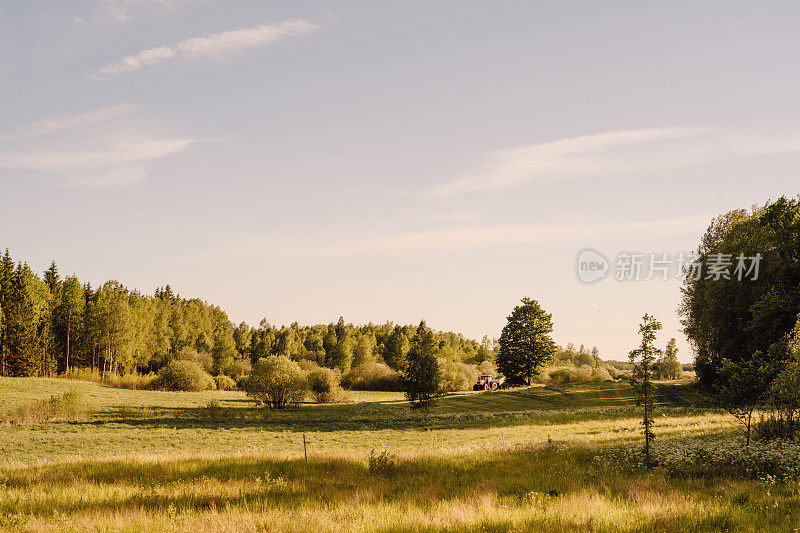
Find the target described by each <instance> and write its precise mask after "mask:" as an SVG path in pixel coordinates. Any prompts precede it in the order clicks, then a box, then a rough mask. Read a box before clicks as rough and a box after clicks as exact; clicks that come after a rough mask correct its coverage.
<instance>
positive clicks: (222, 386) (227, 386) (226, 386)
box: [214, 374, 236, 390]
mask: <svg viewBox="0 0 800 533" xmlns="http://www.w3.org/2000/svg"><path fill="white" fill-rule="evenodd" d="M214 383H215V384H216V385H217V390H236V382H235V381H234V380H233V378H231V377H230V376H226V375H225V374H220V375H219V376H214Z"/></svg>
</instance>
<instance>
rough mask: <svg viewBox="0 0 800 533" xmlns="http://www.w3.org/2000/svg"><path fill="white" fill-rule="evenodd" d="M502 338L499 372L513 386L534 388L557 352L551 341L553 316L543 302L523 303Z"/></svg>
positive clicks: (498, 361)
mask: <svg viewBox="0 0 800 533" xmlns="http://www.w3.org/2000/svg"><path fill="white" fill-rule="evenodd" d="M507 320H508V322H507V323H506V325H505V326H504V327H503V332H502V334H501V335H500V341H499V344H500V350H499V352H498V354H497V369H498V370H499V371H500V372H501V373H502V374H503V375H504V376H505V377H506V380H508V382H509V383H511V384H526V385H530V383H531V379H532V378H533V376H535V375H536V373H537V372H538V371H539V368H540V367H541V366H542V365H543V364H544V363H546V362H547V361H548V360H550V358H551V357H552V356H553V354H554V353H555V351H556V345H555V342H554V341H553V339H552V338H551V337H550V333H551V332H552V331H553V320H552V315H550V314H548V313H546V312H545V311H544V310H543V309H542V308H541V306H540V305H539V302H537V301H536V300H531V299H529V298H523V299H522V305H518V306H516V307H515V308H514V310H513V311H512V312H511V315H509V316H508V318H507Z"/></svg>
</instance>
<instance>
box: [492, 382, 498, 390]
mask: <svg viewBox="0 0 800 533" xmlns="http://www.w3.org/2000/svg"><path fill="white" fill-rule="evenodd" d="M492 390H497V382H496V381H492Z"/></svg>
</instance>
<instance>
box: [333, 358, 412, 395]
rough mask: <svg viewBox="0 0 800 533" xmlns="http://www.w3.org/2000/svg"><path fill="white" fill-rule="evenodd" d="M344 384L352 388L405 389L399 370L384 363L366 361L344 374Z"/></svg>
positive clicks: (376, 389) (375, 389)
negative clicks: (396, 370)
mask: <svg viewBox="0 0 800 533" xmlns="http://www.w3.org/2000/svg"><path fill="white" fill-rule="evenodd" d="M342 386H344V387H345V388H348V389H350V390H370V391H403V390H404V388H403V381H402V378H401V376H400V374H398V373H397V372H395V371H394V370H392V369H391V368H389V366H388V365H385V364H383V363H364V364H361V365H358V366H357V367H355V368H353V369H351V370H350V372H348V373H346V374H345V375H344V376H342Z"/></svg>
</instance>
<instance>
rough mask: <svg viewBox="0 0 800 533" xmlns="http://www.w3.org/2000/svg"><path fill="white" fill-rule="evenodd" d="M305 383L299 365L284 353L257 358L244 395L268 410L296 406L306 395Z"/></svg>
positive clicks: (306, 385) (303, 374) (306, 384)
mask: <svg viewBox="0 0 800 533" xmlns="http://www.w3.org/2000/svg"><path fill="white" fill-rule="evenodd" d="M307 387H308V382H307V381H306V375H305V372H303V369H302V368H300V365H298V364H297V363H295V362H294V361H292V360H291V359H289V358H288V357H286V356H283V355H272V356H269V357H266V358H263V359H259V360H258V362H257V363H256V364H255V365H254V366H253V370H252V371H251V372H250V377H249V378H248V380H247V384H246V385H245V390H246V391H247V395H248V396H251V397H253V398H256V399H258V400H260V401H262V402H264V403H265V404H266V405H267V406H269V408H270V409H283V408H285V407H286V406H287V405H297V404H299V403H300V402H302V401H303V399H304V398H305V396H306V391H307Z"/></svg>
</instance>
